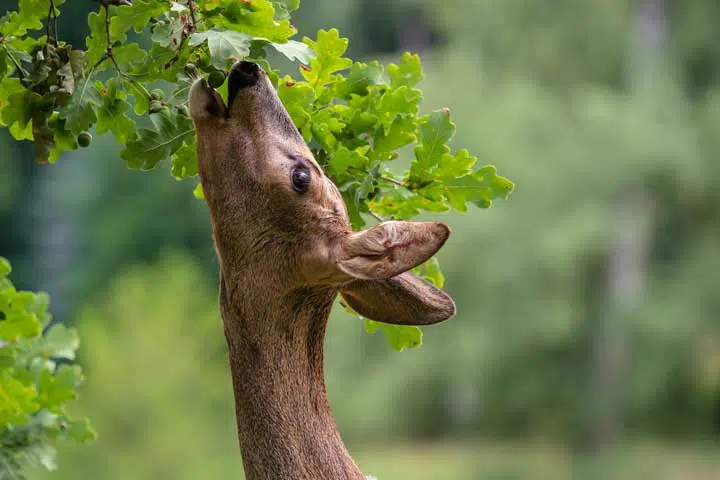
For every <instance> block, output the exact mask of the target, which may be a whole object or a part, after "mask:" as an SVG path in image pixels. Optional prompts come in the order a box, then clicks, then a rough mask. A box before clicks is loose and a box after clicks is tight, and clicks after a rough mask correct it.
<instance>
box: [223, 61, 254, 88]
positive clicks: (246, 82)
mask: <svg viewBox="0 0 720 480" xmlns="http://www.w3.org/2000/svg"><path fill="white" fill-rule="evenodd" d="M259 78H260V67H258V66H257V65H256V64H254V63H252V62H239V63H236V64H235V65H233V67H232V69H231V70H230V77H229V78H228V89H229V90H240V89H241V88H246V87H252V86H253V85H255V84H256V83H257V81H258V79H259Z"/></svg>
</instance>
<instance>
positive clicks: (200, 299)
mask: <svg viewBox="0 0 720 480" xmlns="http://www.w3.org/2000/svg"><path fill="white" fill-rule="evenodd" d="M200 277H202V271H201V269H200V266H199V264H198V262H197V261H196V260H194V259H192V258H191V257H189V256H187V255H183V254H180V253H177V252H167V251H163V252H162V253H161V255H160V258H159V259H158V260H157V261H155V262H152V263H151V264H149V265H142V266H135V267H132V268H128V269H126V270H125V271H124V272H123V273H122V274H120V275H118V276H117V277H115V278H114V279H113V280H112V281H111V282H110V284H109V285H108V287H107V288H104V289H103V290H104V291H103V292H101V293H100V294H98V295H94V296H93V297H91V298H89V299H88V300H87V303H86V304H85V306H84V308H83V309H82V310H81V311H80V312H79V315H78V320H77V326H78V328H79V329H80V331H81V332H82V334H83V344H82V347H81V350H80V352H79V355H81V356H82V358H83V360H84V363H86V364H87V366H88V367H87V370H88V372H87V374H88V381H87V384H86V385H85V386H84V387H83V395H82V398H80V399H79V401H78V402H77V403H76V404H74V405H73V410H77V411H82V412H83V413H86V414H87V415H89V416H90V417H91V418H92V419H93V424H94V425H95V427H96V428H97V429H98V431H100V432H101V433H102V432H107V433H106V434H104V435H102V441H98V442H93V443H92V444H89V445H87V446H84V447H83V448H66V449H63V450H62V451H61V454H62V459H63V461H62V462H61V463H60V467H59V468H58V470H57V471H56V472H54V473H53V474H52V475H42V476H41V477H43V478H45V477H47V478H56V479H58V480H61V479H79V478H102V479H106V480H120V479H125V478H133V479H143V478H147V479H150V478H158V477H165V478H172V479H178V480H180V479H188V480H192V479H198V478H236V477H237V476H238V473H239V470H240V461H239V459H238V452H237V442H236V440H235V438H236V426H235V422H234V421H229V419H230V418H231V417H232V415H233V411H234V410H233V393H232V388H231V384H230V382H229V381H228V379H229V375H230V372H229V365H228V362H227V347H226V345H225V342H224V337H223V333H222V323H221V322H220V319H219V318H218V315H217V292H215V291H214V289H213V287H212V286H211V284H210V282H199V281H198V279H199V278H200ZM158 278H162V281H158ZM129 373H130V374H129ZM129 458H131V459H132V461H128V459H129ZM208 459H212V461H208ZM39 476H40V475H39Z"/></svg>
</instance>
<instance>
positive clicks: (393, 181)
mask: <svg viewBox="0 0 720 480" xmlns="http://www.w3.org/2000/svg"><path fill="white" fill-rule="evenodd" d="M379 178H380V180H385V181H386V182H390V183H393V184H395V185H397V186H399V187H403V188H407V189H408V190H409V187H408V186H407V185H405V184H404V183H403V182H400V181H398V180H395V179H394V178H392V177H384V176H382V175H381V176H380V177H379Z"/></svg>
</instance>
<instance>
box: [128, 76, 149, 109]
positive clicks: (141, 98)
mask: <svg viewBox="0 0 720 480" xmlns="http://www.w3.org/2000/svg"><path fill="white" fill-rule="evenodd" d="M141 85H142V84H141V83H140V82H136V81H129V80H126V81H125V90H126V91H127V92H128V94H129V95H131V96H132V97H133V99H134V100H135V101H134V102H133V111H134V112H135V114H136V115H144V114H146V113H147V112H148V107H149V106H150V99H149V98H148V96H147V94H146V93H145V92H146V90H145V89H144V88H143V87H142V86H141Z"/></svg>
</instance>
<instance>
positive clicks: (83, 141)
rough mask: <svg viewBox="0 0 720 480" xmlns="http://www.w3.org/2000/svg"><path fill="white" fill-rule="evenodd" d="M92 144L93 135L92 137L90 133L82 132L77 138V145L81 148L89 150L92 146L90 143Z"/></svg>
mask: <svg viewBox="0 0 720 480" xmlns="http://www.w3.org/2000/svg"><path fill="white" fill-rule="evenodd" d="M91 142H92V135H90V132H85V131H83V132H80V133H78V136H77V143H78V145H79V146H80V147H81V148H87V147H89V146H90V143H91Z"/></svg>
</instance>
